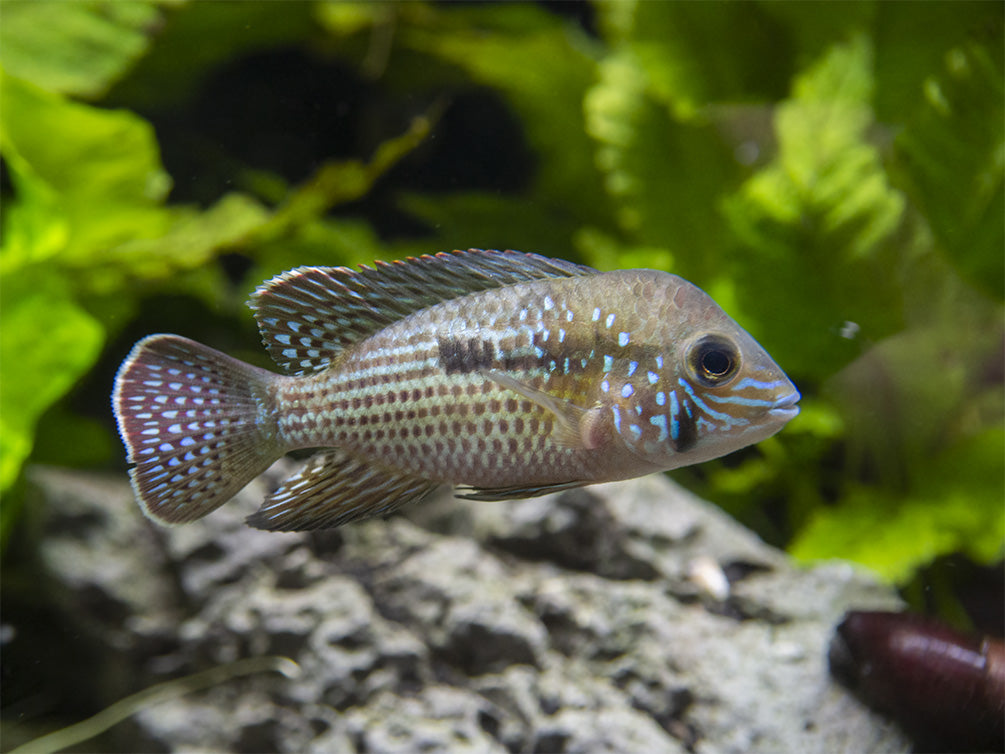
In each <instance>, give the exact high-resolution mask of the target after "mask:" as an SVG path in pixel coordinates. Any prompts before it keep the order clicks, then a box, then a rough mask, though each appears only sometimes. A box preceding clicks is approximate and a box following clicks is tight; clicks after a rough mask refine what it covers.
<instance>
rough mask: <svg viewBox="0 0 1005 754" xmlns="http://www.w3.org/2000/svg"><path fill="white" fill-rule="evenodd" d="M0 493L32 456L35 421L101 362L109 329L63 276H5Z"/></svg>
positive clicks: (1, 290)
mask: <svg viewBox="0 0 1005 754" xmlns="http://www.w3.org/2000/svg"><path fill="white" fill-rule="evenodd" d="M0 304H2V309H0V491H2V490H5V489H7V488H8V487H9V486H10V484H11V483H12V482H13V481H14V480H15V479H16V478H17V475H18V471H19V470H20V468H21V464H22V463H23V461H24V459H25V458H27V457H28V454H29V453H30V452H31V448H32V442H33V438H34V431H35V421H36V420H37V419H38V417H39V416H40V415H41V413H42V412H43V411H45V410H46V409H47V408H48V407H49V406H50V405H51V404H52V403H53V402H54V401H55V400H57V399H58V398H60V397H62V396H63V394H65V393H66V391H67V390H69V389H70V387H71V386H72V385H73V384H74V383H75V382H76V381H77V379H79V378H80V376H81V375H82V374H83V373H84V372H85V371H87V370H88V369H89V368H90V367H91V366H92V365H93V364H94V361H95V359H97V357H98V353H99V351H100V349H101V345H102V342H103V340H104V330H103V328H102V327H101V325H100V324H98V322H96V321H95V320H94V319H93V318H92V317H91V316H90V315H88V314H87V313H86V312H84V311H83V310H82V309H81V308H80V307H79V306H78V305H77V304H75V303H74V302H73V300H72V298H71V297H70V292H69V288H68V286H67V285H66V284H65V283H64V282H63V281H62V280H60V278H59V277H58V276H55V275H52V274H49V273H47V272H46V271H45V270H44V268H40V267H35V268H29V269H22V270H18V271H16V272H11V273H6V274H4V275H0Z"/></svg>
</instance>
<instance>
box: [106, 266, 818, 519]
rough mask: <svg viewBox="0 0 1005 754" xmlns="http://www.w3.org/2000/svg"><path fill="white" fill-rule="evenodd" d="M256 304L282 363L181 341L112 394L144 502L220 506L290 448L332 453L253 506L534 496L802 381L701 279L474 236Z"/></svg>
mask: <svg viewBox="0 0 1005 754" xmlns="http://www.w3.org/2000/svg"><path fill="white" fill-rule="evenodd" d="M250 306H251V308H252V309H253V310H254V312H255V317H256V319H257V321H258V324H259V327H260V329H261V331H262V336H263V340H264V342H265V344H266V347H267V348H268V350H269V352H270V353H271V354H272V356H273V357H274V359H275V360H276V361H277V363H279V365H280V366H281V367H283V368H284V370H285V371H286V372H287V373H288V374H285V375H278V374H274V373H272V372H269V371H266V370H262V369H258V368H256V367H252V366H250V365H247V364H244V363H242V362H239V361H237V360H235V359H232V358H230V357H228V356H226V355H224V354H222V353H219V352H218V351H215V350H213V349H211V348H208V347H207V346H203V345H201V344H198V343H195V342H194V341H190V340H187V339H184V338H180V337H178V336H173V335H155V336H150V337H149V338H146V339H144V340H142V341H140V342H139V343H138V344H137V345H136V346H135V347H134V349H133V351H132V353H131V354H130V355H129V357H128V358H127V359H126V360H125V362H123V365H122V367H121V368H120V370H119V373H118V375H117V377H116V387H115V393H114V396H113V403H114V406H115V411H116V416H117V419H118V423H119V429H120V433H121V434H122V437H123V439H124V442H125V444H126V447H127V449H128V451H129V457H130V460H131V461H132V462H133V463H135V464H136V466H135V467H134V469H133V470H132V477H133V485H134V488H135V490H136V493H137V497H138V499H139V501H140V503H141V505H142V506H143V508H144V510H145V511H146V512H147V514H148V515H150V516H151V517H153V518H155V519H156V520H160V521H162V522H165V523H181V522H184V521H190V520H194V519H196V518H199V517H201V516H203V515H205V514H206V513H208V512H209V511H211V510H213V509H214V508H216V507H217V506H219V505H220V504H222V503H223V502H225V501H226V500H227V499H229V498H230V497H231V496H233V494H235V493H236V492H237V491H238V490H239V489H240V488H241V487H242V486H243V485H244V484H245V483H247V482H248V481H250V480H251V479H252V478H254V476H256V475H257V474H258V473H260V472H261V471H262V470H264V469H265V468H266V467H267V466H268V465H270V464H271V463H272V462H273V461H274V460H276V459H277V458H278V457H280V456H281V455H283V454H284V453H286V452H288V451H290V450H295V449H302V448H317V449H320V450H319V452H318V453H317V454H316V455H315V456H314V457H313V458H312V459H311V460H310V461H309V462H308V463H307V465H306V466H305V467H304V468H303V469H302V470H301V471H300V472H299V473H297V474H296V475H294V476H293V477H291V478H290V479H288V480H286V482H284V483H283V485H282V486H281V487H280V488H279V489H278V490H277V491H276V492H275V493H273V494H272V495H271V496H269V498H267V499H266V501H265V503H264V504H263V506H262V508H261V509H260V510H259V511H258V512H257V513H255V514H253V515H252V516H251V517H250V518H249V523H251V524H252V525H254V526H257V527H259V528H265V529H277V530H293V529H313V528H319V527H324V526H337V525H340V524H343V523H346V522H348V521H352V520H355V519H359V518H365V517H368V516H373V515H380V514H382V513H386V512H389V511H391V510H394V509H395V508H397V507H399V506H400V505H402V504H404V503H407V502H410V501H414V500H418V499H421V498H422V497H424V496H426V495H427V494H429V493H430V492H431V491H432V490H433V489H435V488H436V487H437V486H439V485H441V484H444V483H448V484H455V485H466V486H468V487H470V488H472V489H471V490H469V491H468V494H467V496H468V497H472V498H475V499H505V498H513V497H529V496H533V495H539V494H545V493H547V492H550V491H553V490H557V489H565V488H570V487H576V486H580V485H584V484H590V483H594V482H603V481H613V480H618V479H626V478H630V477H635V476H641V475H644V474H648V473H651V472H654V471H661V470H666V469H672V468H677V467H679V466H684V465H688V464H692V463H698V462H701V461H705V460H708V459H710V458H715V457H717V456H720V455H723V454H725V453H729V452H731V451H733V450H736V449H738V448H741V447H744V446H746V445H749V444H751V443H754V442H757V441H759V440H761V439H764V438H765V437H768V436H770V435H772V434H774V433H775V432H777V431H778V430H779V429H780V428H781V427H782V426H783V425H784V424H785V423H786V422H787V421H788V420H790V419H791V418H792V417H793V416H795V414H796V413H797V412H798V408H797V406H796V402H797V401H798V399H799V393H798V392H797V391H796V389H795V387H794V386H793V385H792V383H791V382H790V381H789V380H788V378H787V377H786V376H785V375H784V373H783V372H782V371H781V369H780V368H779V367H778V366H777V365H776V364H775V363H774V362H773V361H772V360H771V358H770V357H769V356H768V355H767V353H765V351H764V350H763V349H762V348H761V347H760V346H759V345H758V344H757V343H756V342H755V341H754V340H753V338H751V336H750V335H749V334H747V333H746V332H745V331H744V330H743V329H742V328H740V327H739V326H738V325H737V324H736V323H735V322H734V321H733V320H732V319H730V318H729V316H728V315H726V314H725V312H723V311H722V309H720V308H719V307H718V306H717V305H716V304H715V302H714V301H712V299H711V298H710V297H709V296H707V295H706V294H705V293H704V292H702V291H701V290H700V289H698V288H696V287H695V286H693V285H691V284H690V283H688V282H687V281H685V280H683V279H682V278H679V277H677V276H675V275H670V274H668V273H664V272H658V271H654V270H622V271H616V272H607V273H600V272H597V271H596V270H593V269H591V268H588V267H582V266H580V265H573V264H570V263H568V262H563V261H560V260H549V259H546V258H544V257H540V256H537V255H533V254H521V253H519V252H495V251H480V250H469V251H466V252H453V253H448V254H438V255H436V256H425V257H420V258H417V259H409V260H406V261H404V262H396V263H393V264H378V265H377V266H376V267H375V268H363V269H361V270H360V271H352V270H349V269H346V268H320V267H305V268H298V269H296V270H292V271H290V272H287V273H283V274H282V275H280V276H278V277H277V278H275V279H273V280H272V281H269V282H268V283H266V284H264V285H263V286H262V287H260V288H259V289H258V290H257V291H256V292H255V294H254V295H253V296H252V300H251V302H250Z"/></svg>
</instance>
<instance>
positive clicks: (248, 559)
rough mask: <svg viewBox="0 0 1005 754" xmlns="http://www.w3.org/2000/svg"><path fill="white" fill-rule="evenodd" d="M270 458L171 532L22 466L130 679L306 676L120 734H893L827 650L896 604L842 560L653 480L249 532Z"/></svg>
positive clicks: (766, 738)
mask: <svg viewBox="0 0 1005 754" xmlns="http://www.w3.org/2000/svg"><path fill="white" fill-rule="evenodd" d="M284 470H285V467H283V468H281V469H278V470H277V471H276V472H274V474H273V476H272V477H270V476H269V475H266V476H265V477H263V479H262V480H261V481H259V482H256V483H255V484H253V485H251V486H249V488H248V489H246V490H245V491H244V492H243V493H242V494H241V495H240V496H239V499H238V501H236V502H235V503H231V504H228V505H227V506H224V507H223V508H221V509H220V510H219V511H217V512H215V513H214V514H212V515H211V516H209V517H208V518H206V519H204V520H202V521H199V522H196V523H193V524H189V525H186V526H183V527H177V528H172V529H161V528H157V527H156V526H155V525H153V524H151V523H150V522H148V521H146V520H145V519H144V518H143V517H142V516H141V514H140V513H139V511H138V508H137V507H136V505H135V503H134V502H133V501H132V499H131V495H130V493H129V490H128V486H127V485H126V483H125V481H124V480H122V479H112V478H109V477H100V476H94V475H88V474H82V473H76V472H68V471H63V470H55V469H36V470H35V471H34V474H33V481H34V483H35V485H37V487H38V488H39V489H40V490H41V492H42V493H43V496H44V498H45V500H46V502H47V514H46V524H45V526H46V529H45V531H46V536H45V537H44V538H43V539H42V540H41V560H42V563H43V564H44V567H45V570H46V572H47V574H48V577H49V578H51V579H54V580H55V581H56V582H57V583H59V584H60V585H61V587H62V588H61V590H60V595H61V596H60V599H59V602H58V604H57V605H56V609H57V610H62V611H64V613H65V615H66V618H67V620H70V619H71V618H72V619H74V620H84V621H87V622H88V623H89V624H90V625H92V626H94V627H95V631H96V632H97V633H98V634H100V635H101V636H103V637H104V640H105V641H107V642H108V643H109V645H112V646H114V648H115V652H114V656H115V657H116V660H117V662H118V663H119V665H118V671H117V672H118V673H120V674H123V675H124V676H125V677H126V678H127V679H128V683H126V684H124V686H123V688H129V689H130V690H136V689H138V688H142V687H144V686H146V685H150V684H153V683H157V682H161V681H164V680H165V679H166V678H170V677H175V676H179V675H184V674H187V673H193V672H196V671H200V670H204V669H206V668H210V667H214V666H220V665H224V666H225V665H227V664H228V663H232V662H234V661H237V660H239V659H241V658H247V657H258V656H265V655H280V656H285V657H289V658H291V659H293V660H294V661H295V662H296V663H297V664H298V666H299V668H300V672H299V676H298V677H297V678H296V679H288V678H284V677H283V676H281V675H279V674H275V673H259V674H256V675H241V676H237V677H233V678H229V679H224V680H221V681H220V682H219V683H218V684H216V685H214V686H213V687H212V688H208V689H204V690H202V691H194V692H192V693H189V694H185V695H181V696H177V697H176V698H174V699H171V700H168V701H164V702H162V703H159V704H157V705H155V706H150V707H148V708H146V709H144V710H142V711H141V712H139V713H138V714H137V715H136V716H135V717H134V724H133V725H132V727H131V728H130V729H129V730H130V731H132V733H131V735H133V737H134V738H133V740H132V741H131V742H130V743H131V744H132V745H133V747H134V748H135V749H137V750H139V749H144V748H145V749H150V750H178V749H185V750H197V749H201V750H230V751H238V752H257V751H282V752H300V751H317V752H321V751H340V752H353V751H356V752H363V751H365V752H368V753H370V754H376V753H380V752H388V753H390V752H414V751H432V750H436V751H439V750H447V751H477V752H483V751H484V752H604V751H609V752H624V751H663V752H675V751H680V752H685V751H687V752H710V753H711V752H747V751H801V752H830V751H852V750H856V751H859V750H860V751H866V750H868V751H875V752H881V751H903V750H905V749H907V748H908V746H909V744H908V743H907V741H906V739H905V738H904V737H903V736H902V735H901V734H900V733H899V732H898V731H897V729H896V728H894V727H893V725H892V724H890V723H887V722H886V721H884V720H883V719H881V718H878V717H876V716H874V715H873V714H872V713H870V712H869V711H868V710H866V709H865V708H864V707H862V706H861V705H860V704H859V703H858V702H857V701H856V700H855V699H854V698H853V697H851V696H850V695H849V694H848V693H846V692H845V691H844V690H843V689H842V688H841V687H840V686H838V685H836V684H835V683H833V682H832V681H831V679H830V676H829V675H828V672H827V665H826V651H827V644H828V641H829V639H830V637H831V635H832V632H833V627H834V625H835V624H836V623H837V621H838V620H839V618H840V616H841V615H842V614H843V613H844V612H845V611H846V610H847V609H850V608H863V609H870V608H876V609H879V608H895V607H897V606H898V604H899V603H898V600H897V598H896V596H895V595H894V593H893V592H892V591H891V590H889V589H887V588H885V587H881V586H879V585H878V584H876V583H875V582H873V581H871V580H870V579H869V578H868V577H867V576H866V575H864V574H862V573H859V572H857V571H856V570H854V569H853V568H851V567H850V566H847V565H843V564H827V565H822V566H818V567H816V568H796V567H794V566H793V564H792V563H791V562H790V561H789V560H788V558H787V557H786V556H785V555H784V554H783V553H780V552H778V551H776V550H773V549H771V548H769V547H767V546H765V545H764V544H763V543H762V542H761V541H760V540H759V539H757V537H756V536H754V535H753V534H751V533H750V532H748V531H746V530H744V529H743V528H742V527H740V526H738V525H737V524H736V523H735V522H733V521H732V520H731V519H729V518H728V517H727V516H725V515H724V514H723V513H722V512H721V511H719V510H718V509H716V508H715V507H714V506H712V505H710V504H708V503H705V502H703V501H701V500H699V499H697V498H695V497H694V496H693V495H691V494H689V493H687V492H685V491H684V490H682V489H681V488H679V487H677V486H676V485H674V484H673V483H672V482H670V481H668V480H667V479H666V478H665V477H662V476H652V477H647V478H644V479H639V480H633V481H629V482H623V483H619V484H606V485H598V486H594V487H590V488H586V489H581V490H571V491H567V492H565V493H561V494H558V495H551V496H547V497H544V498H538V499H532V500H524V501H510V502H497V503H495V502H494V503H485V502H471V501H463V500H453V499H451V498H450V497H449V496H446V495H444V496H443V497H442V498H441V499H439V500H437V501H433V502H431V503H429V504H424V505H421V506H415V507H414V508H412V509H409V510H407V511H406V512H405V514H404V515H398V516H395V517H392V518H391V519H389V520H386V521H369V522H363V523H360V524H356V525H353V526H349V527H345V528H343V529H340V530H336V531H333V532H318V533H298V534H275V533H266V532H259V531H255V530H253V529H249V528H247V527H246V526H245V525H244V523H243V518H244V516H245V515H247V514H248V513H249V512H251V511H252V510H254V509H255V507H257V503H258V501H259V500H260V499H261V496H262V495H263V493H264V490H265V489H266V488H267V487H268V485H269V484H270V483H272V482H273V481H274V478H275V474H281V473H283V472H284ZM84 595H90V596H89V597H87V598H85V597H84ZM109 605H112V606H114V609H109ZM5 620H6V621H8V622H10V623H12V625H13V628H14V630H15V631H22V629H23V627H20V626H18V625H17V622H16V616H15V617H13V618H12V617H11V616H10V615H9V614H8V615H5ZM19 651H21V652H25V651H28V652H30V651H44V650H43V648H40V647H36V648H34V649H32V648H31V647H30V645H29V644H24V645H23V646H22V647H21V648H20V649H19ZM68 672H72V669H71V670H70V671H68ZM52 682H53V683H56V682H58V679H52ZM119 691H120V693H119V694H118V695H119V696H121V689H119ZM106 693H108V692H106ZM115 698H117V696H114V695H113V696H112V697H111V698H108V699H106V700H105V703H110V702H112V701H114V700H115ZM126 748H128V747H126Z"/></svg>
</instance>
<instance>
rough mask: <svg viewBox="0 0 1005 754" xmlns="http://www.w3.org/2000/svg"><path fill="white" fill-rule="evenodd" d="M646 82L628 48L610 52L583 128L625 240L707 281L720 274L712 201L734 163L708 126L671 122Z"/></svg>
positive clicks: (687, 274)
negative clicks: (652, 250) (659, 253)
mask: <svg viewBox="0 0 1005 754" xmlns="http://www.w3.org/2000/svg"><path fill="white" fill-rule="evenodd" d="M649 87H650V85H649V82H648V80H647V77H646V73H645V71H644V70H643V68H642V67H641V66H640V64H639V61H638V60H637V59H636V57H635V56H634V55H633V54H631V53H620V54H616V55H611V56H609V57H608V58H607V59H606V60H605V61H604V62H603V63H602V64H601V66H600V80H599V82H598V83H597V84H596V86H594V87H593V88H592V89H591V90H590V92H589V93H588V95H587V97H586V101H585V111H586V123H587V130H588V131H589V133H590V135H591V136H592V137H593V138H594V140H595V141H596V143H597V145H598V146H597V164H598V165H599V167H600V168H601V170H602V171H603V173H604V175H605V181H606V187H607V191H608V194H609V195H610V196H611V197H612V199H613V200H614V203H615V206H617V208H618V220H619V224H620V226H621V228H622V230H623V232H624V234H625V236H626V237H627V238H628V239H630V244H629V245H632V246H638V245H642V246H647V247H650V248H661V247H662V248H664V249H666V250H667V251H669V253H670V254H671V255H672V257H673V259H674V261H675V263H676V266H675V268H674V271H675V272H679V273H680V274H682V275H684V276H685V277H688V278H690V279H692V280H694V281H696V282H699V283H705V282H706V281H709V280H711V279H713V278H714V277H716V276H717V275H720V274H721V273H722V251H723V247H724V243H723V236H722V223H721V219H720V217H719V213H718V209H717V202H718V199H719V197H720V195H721V193H722V192H723V191H724V189H725V188H726V187H727V186H728V185H730V183H731V182H732V181H734V180H735V177H736V175H737V172H738V165H737V163H736V162H735V160H734V159H733V157H732V153H731V151H730V150H729V149H728V148H726V145H725V144H724V142H723V140H722V137H721V136H720V134H719V133H718V131H717V130H716V129H715V128H714V127H713V126H712V125H710V124H703V123H700V122H698V121H697V120H691V121H689V122H682V121H679V120H676V119H675V118H674V117H673V116H672V115H671V113H670V111H669V110H668V109H667V107H666V106H664V105H663V104H661V103H660V102H659V101H658V100H656V99H655V98H654V97H653V96H652V95H651V93H650V88H649Z"/></svg>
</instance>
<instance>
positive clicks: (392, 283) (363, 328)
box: [248, 249, 596, 374]
mask: <svg viewBox="0 0 1005 754" xmlns="http://www.w3.org/2000/svg"><path fill="white" fill-rule="evenodd" d="M595 272H596V270H594V269H593V268H591V267H586V266H584V265H579V264H573V263H572V262H566V261H563V260H561V259H548V258H547V257H542V256H540V255H538V254H525V253H523V252H519V251H494V250H481V249H468V250H467V251H451V252H441V253H439V254H436V255H424V256H421V257H410V258H409V259H406V260H403V261H399V262H390V263H387V262H376V263H375V265H374V266H373V267H365V266H362V267H361V268H360V269H359V270H352V269H349V268H348V267H298V268H296V269H294V270H289V271H288V272H284V273H282V274H281V275H278V276H276V277H274V278H273V279H272V280H270V281H268V282H267V283H264V284H262V285H261V286H259V288H258V289H257V290H256V291H255V292H254V293H253V294H252V296H251V300H250V301H249V302H248V306H250V307H251V309H252V310H253V311H254V312H255V320H256V321H257V322H258V328H259V330H260V331H261V333H262V340H263V342H264V343H265V346H266V348H268V350H269V354H270V355H271V356H272V358H273V359H275V361H276V363H277V364H279V366H280V367H282V368H283V369H284V370H286V371H287V372H290V373H292V374H304V373H305V372H316V371H320V370H322V369H325V368H326V367H327V366H328V365H329V364H331V362H332V361H333V360H334V359H335V358H336V357H337V356H338V354H340V353H341V352H342V351H343V350H344V349H346V348H347V347H349V346H351V345H352V344H354V343H357V342H359V341H360V340H362V339H364V338H366V337H367V336H369V335H372V334H373V333H375V332H377V331H378V330H380V329H382V328H384V327H386V326H387V325H389V324H391V323H392V322H395V321H397V320H399V319H403V318H404V317H406V316H408V315H409V314H412V313H413V312H417V311H419V310H420V309H425V308H427V307H429V306H433V305H434V304H438V303H440V302H442V301H448V300H450V299H452V298H457V297H458V296H464V295H466V294H468V293H476V292H478V291H485V290H489V289H492V288H501V287H502V286H505V285H512V284H514V283H524V282H527V281H530V280H539V279H542V278H551V277H574V276H577V275H590V274H593V273H595Z"/></svg>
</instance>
